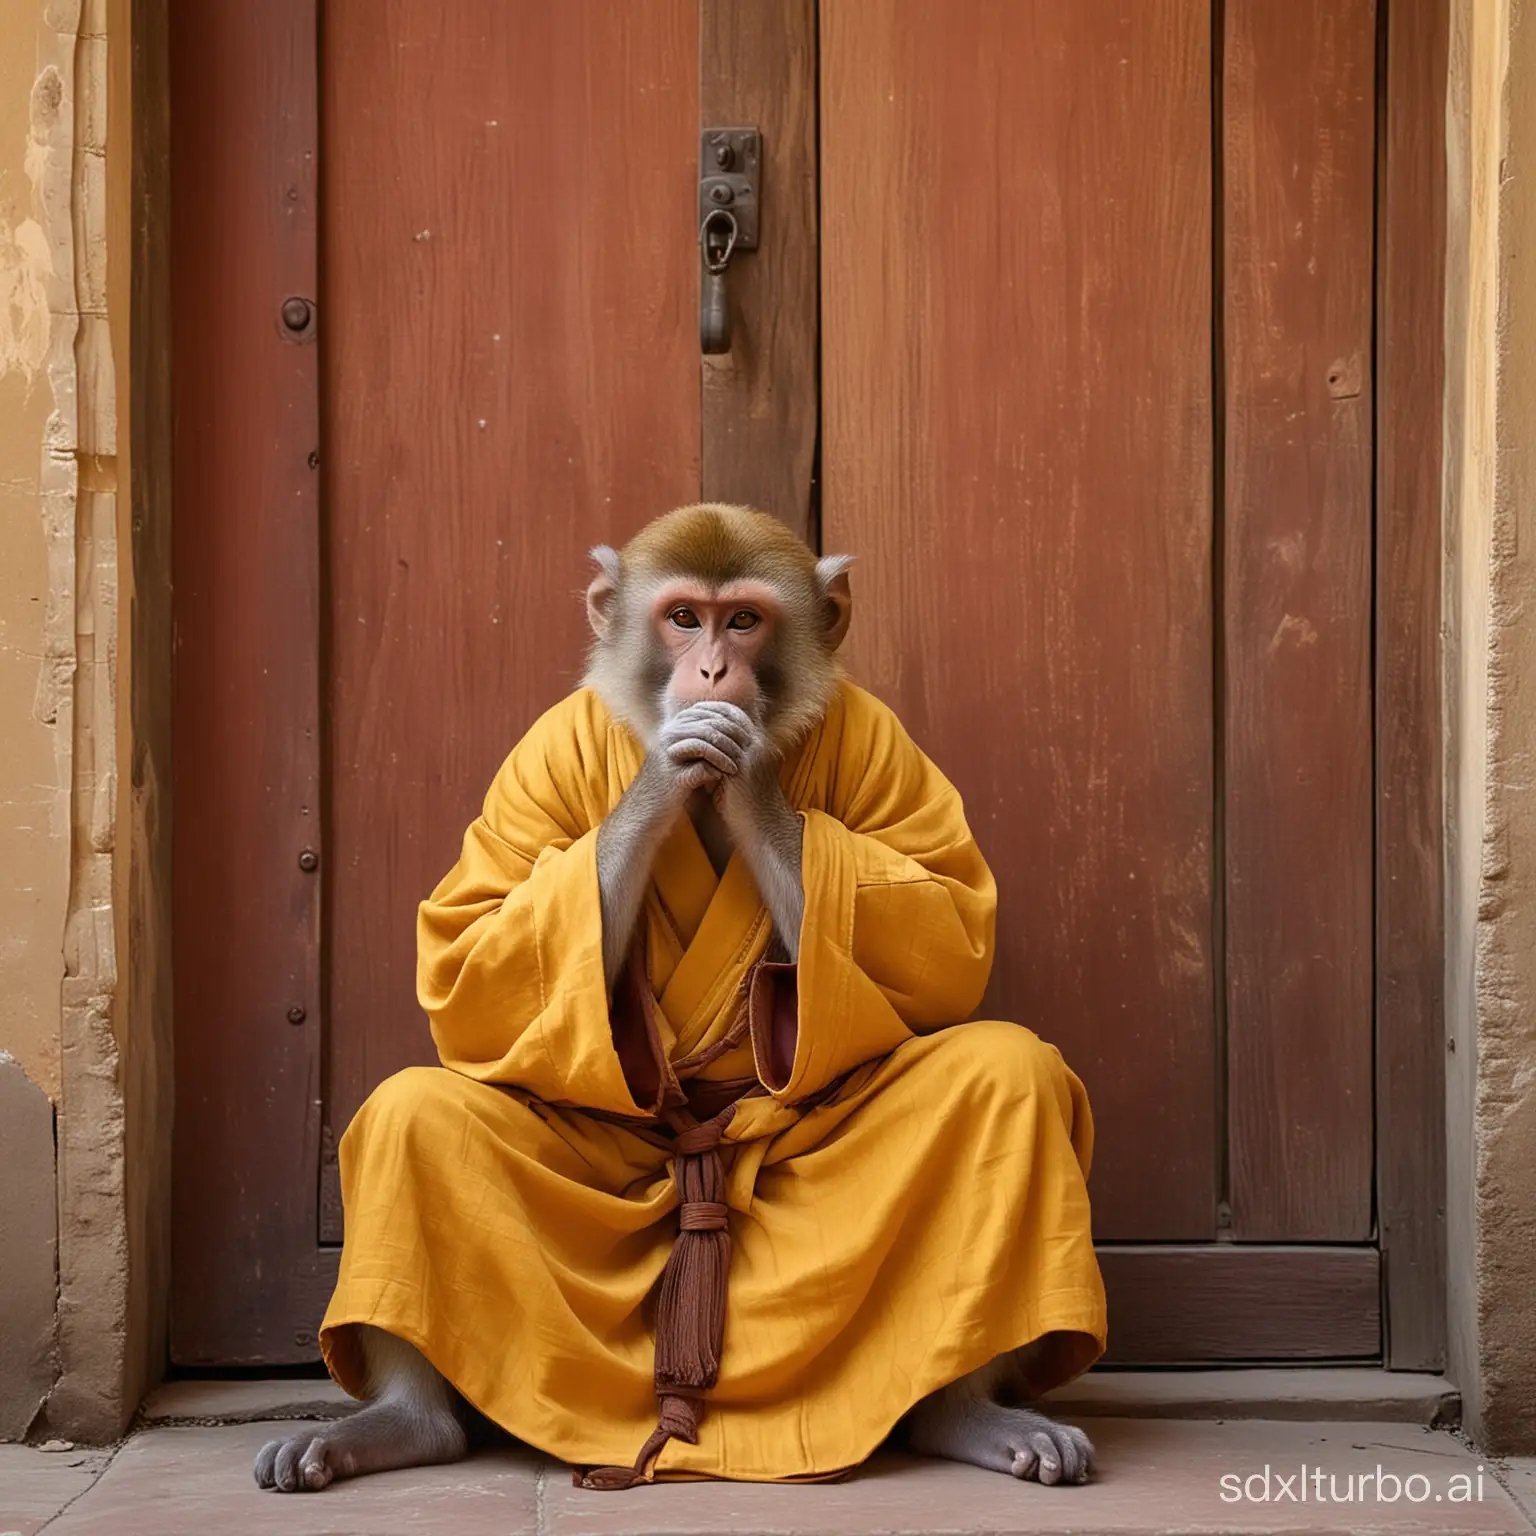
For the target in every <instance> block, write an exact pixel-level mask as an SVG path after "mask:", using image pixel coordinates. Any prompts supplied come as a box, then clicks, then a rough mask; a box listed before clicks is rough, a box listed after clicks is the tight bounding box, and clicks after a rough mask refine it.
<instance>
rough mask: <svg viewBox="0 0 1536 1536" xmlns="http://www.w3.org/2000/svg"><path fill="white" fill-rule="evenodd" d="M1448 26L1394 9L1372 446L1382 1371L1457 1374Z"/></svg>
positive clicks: (1383, 151)
mask: <svg viewBox="0 0 1536 1536" xmlns="http://www.w3.org/2000/svg"><path fill="white" fill-rule="evenodd" d="M1448 30H1449V22H1448V18H1447V11H1446V7H1445V6H1444V5H1441V4H1438V3H1436V0H1393V4H1392V6H1391V8H1390V10H1389V11H1388V13H1387V52H1386V60H1387V68H1386V76H1387V78H1386V81H1385V109H1386V110H1385V113H1384V116H1383V119H1382V121H1383V123H1384V125H1385V132H1384V133H1383V135H1382V140H1383V141H1382V144H1381V146H1380V162H1379V176H1380V198H1381V210H1380V215H1379V235H1378V240H1379V258H1378V259H1379V263H1380V267H1379V272H1378V280H1377V305H1378V308H1377V330H1376V334H1377V344H1376V373H1377V379H1376V387H1377V417H1376V420H1377V433H1378V438H1377V445H1376V567H1377V582H1378V594H1379V595H1378V599H1377V603H1376V774H1377V784H1378V791H1377V801H1376V1146H1377V1151H1376V1179H1377V1195H1376V1201H1377V1209H1378V1211H1379V1212H1380V1217H1381V1246H1382V1253H1383V1257H1384V1266H1385V1274H1386V1288H1387V1319H1388V1325H1387V1363H1388V1364H1389V1365H1391V1366H1392V1367H1393V1368H1394V1369H1395V1370H1420V1371H1436V1370H1440V1369H1441V1368H1442V1367H1443V1366H1444V1364H1445V1020H1444V994H1443V987H1444V948H1443V945H1444V908H1443V902H1444V887H1443V883H1442V864H1441V857H1442V848H1441V835H1442V834H1441V829H1442V826H1443V821H1442V816H1443V805H1442V798H1441V797H1442V786H1441V751H1440V748H1441V742H1440V578H1441V564H1440V560H1441V555H1440V538H1441V535H1440V444H1441V421H1440V416H1441V388H1442V385H1443V370H1444V346H1443V339H1442V338H1443V325H1442V315H1443V305H1444V302H1445V277H1444V268H1445V197H1446V185H1445V91H1446V55H1447V33H1448Z"/></svg>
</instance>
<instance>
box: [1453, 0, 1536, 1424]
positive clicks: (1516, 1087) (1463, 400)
mask: <svg viewBox="0 0 1536 1536" xmlns="http://www.w3.org/2000/svg"><path fill="white" fill-rule="evenodd" d="M1453 14H1454V21H1453V29H1452V48H1451V78H1450V94H1449V101H1448V104H1447V127H1448V144H1449V173H1450V183H1449V191H1450V199H1449V218H1448V242H1449V263H1448V274H1447V294H1446V320H1447V326H1446V334H1447V347H1448V352H1447V361H1448V368H1447V382H1446V394H1447V398H1446V406H1447V410H1446V424H1447V454H1446V513H1447V516H1446V537H1447V555H1448V559H1447V567H1446V568H1447V589H1446V597H1447V603H1446V613H1447V620H1448V635H1447V668H1446V678H1447V733H1446V740H1447V757H1448V761H1447V779H1446V782H1447V788H1448V816H1449V827H1448V831H1449V836H1448V840H1447V848H1448V867H1447V896H1448V903H1447V957H1446V959H1447V989H1446V997H1447V1021H1446V1022H1447V1050H1448V1056H1447V1060H1448V1072H1447V1094H1448V1102H1447V1125H1448V1132H1449V1158H1450V1162H1449V1170H1448V1171H1449V1179H1448V1191H1449V1202H1450V1209H1449V1212H1448V1217H1449V1243H1450V1274H1451V1281H1450V1284H1451V1294H1450V1311H1451V1340H1450V1345H1451V1349H1450V1358H1451V1363H1452V1371H1453V1374H1454V1376H1455V1378H1456V1380H1457V1381H1458V1382H1459V1383H1460V1384H1461V1386H1462V1390H1463V1393H1464V1399H1465V1406H1466V1412H1467V1417H1468V1424H1469V1427H1470V1428H1471V1429H1472V1432H1473V1434H1474V1435H1475V1436H1476V1437H1477V1439H1478V1441H1479V1443H1480V1444H1482V1445H1483V1446H1484V1447H1486V1448H1487V1449H1489V1450H1492V1451H1496V1452H1497V1451H1526V1452H1531V1451H1536V1283H1533V1281H1532V1275H1533V1274H1536V505H1533V502H1532V496H1533V493H1536V9H1533V7H1532V5H1531V4H1530V3H1529V0H1457V4H1456V7H1455V11H1454V13H1453Z"/></svg>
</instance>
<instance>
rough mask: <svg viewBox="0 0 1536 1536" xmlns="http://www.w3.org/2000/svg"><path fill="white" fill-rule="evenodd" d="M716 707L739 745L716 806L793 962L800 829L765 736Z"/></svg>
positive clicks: (801, 909)
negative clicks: (739, 742)
mask: <svg viewBox="0 0 1536 1536" xmlns="http://www.w3.org/2000/svg"><path fill="white" fill-rule="evenodd" d="M716 707H717V708H720V709H722V710H729V711H730V716H729V717H728V718H729V719H730V723H731V725H732V727H733V739H736V740H741V741H742V743H743V744H742V747H741V750H740V754H739V756H738V758H737V763H736V771H735V772H734V773H732V774H726V775H722V776H721V778H720V780H719V782H718V784H717V785H716V786H715V789H714V795H715V804H716V805H717V806H718V808H719V811H720V815H721V818H722V819H723V820H724V822H725V825H726V830H727V831H729V833H730V834H731V841H732V842H733V843H734V844H735V845H736V847H737V848H739V849H740V850H741V852H742V856H743V857H744V858H745V859H746V861H747V865H748V867H749V868H750V869H751V871H752V878H753V880H754V881H755V882H756V884H757V889H758V893H759V895H761V896H762V898H763V900H764V902H765V903H767V906H768V910H769V911H770V912H771V913H772V914H773V925H774V928H775V929H776V930H777V931H778V935H779V941H780V942H781V943H782V944H783V946H784V948H785V949H786V950H787V951H788V953H789V958H790V959H791V960H797V959H798V958H799V952H800V924H801V921H802V919H803V918H804V916H805V887H804V885H803V884H802V881H801V872H800V866H801V857H800V855H801V843H802V841H803V837H804V828H803V826H802V824H801V821H800V818H799V816H798V815H796V814H795V811H794V809H793V808H792V807H791V806H790V803H789V801H788V800H787V799H785V797H784V791H783V788H782V787H781V786H780V784H779V768H780V765H781V763H782V761H783V759H782V757H781V756H780V754H779V751H778V749H777V748H776V747H775V746H774V744H773V742H772V741H771V740H770V739H769V736H768V733H767V732H766V731H765V730H764V729H763V728H762V726H761V725H759V724H758V722H757V721H755V720H754V719H753V718H752V717H751V716H750V715H748V714H747V713H746V711H745V710H741V709H738V708H737V707H736V706H735V705H733V704H725V705H719V706H716Z"/></svg>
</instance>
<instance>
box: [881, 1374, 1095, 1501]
mask: <svg viewBox="0 0 1536 1536" xmlns="http://www.w3.org/2000/svg"><path fill="white" fill-rule="evenodd" d="M907 1440H908V1444H909V1445H910V1446H911V1447H912V1449H913V1450H915V1451H918V1452H921V1453H922V1454H923V1455H927V1456H943V1457H945V1458H946V1459H947V1460H949V1461H964V1462H969V1463H970V1464H971V1465H972V1466H976V1467H986V1468H987V1469H988V1470H989V1471H992V1472H1007V1473H1010V1474H1011V1475H1012V1476H1014V1477H1017V1478H1022V1479H1024V1480H1025V1481H1027V1482H1036V1483H1047V1484H1050V1483H1086V1482H1087V1481H1088V1475H1089V1473H1090V1472H1092V1471H1093V1442H1092V1441H1090V1440H1089V1438H1088V1436H1087V1435H1085V1434H1084V1433H1083V1432H1082V1430H1080V1429H1076V1428H1074V1427H1073V1426H1072V1425H1070V1424H1057V1423H1055V1422H1054V1421H1053V1420H1051V1419H1048V1418H1046V1416H1045V1415H1044V1414H1043V1413H1035V1412H1033V1411H1031V1410H1030V1409H1028V1408H1005V1407H1003V1406H1002V1405H1001V1404H1000V1403H994V1402H991V1401H990V1400H988V1399H986V1398H975V1397H967V1396H964V1395H962V1394H959V1393H946V1392H937V1393H935V1394H934V1395H933V1396H932V1397H930V1398H927V1399H925V1400H924V1401H923V1402H921V1403H919V1404H918V1405H917V1407H916V1408H915V1409H914V1410H913V1412H912V1416H911V1418H910V1419H909V1420H908V1431H907Z"/></svg>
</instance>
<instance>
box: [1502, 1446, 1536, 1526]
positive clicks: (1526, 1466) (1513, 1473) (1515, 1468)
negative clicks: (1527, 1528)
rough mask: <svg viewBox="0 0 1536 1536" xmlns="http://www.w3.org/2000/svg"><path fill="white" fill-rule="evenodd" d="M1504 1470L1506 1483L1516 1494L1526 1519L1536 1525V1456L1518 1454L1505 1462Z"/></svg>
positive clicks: (1516, 1500)
mask: <svg viewBox="0 0 1536 1536" xmlns="http://www.w3.org/2000/svg"><path fill="white" fill-rule="evenodd" d="M1503 1471H1504V1485H1505V1486H1506V1487H1507V1488H1508V1489H1509V1491H1510V1492H1511V1493H1512V1494H1514V1496H1515V1503H1517V1504H1518V1505H1519V1506H1520V1508H1521V1509H1523V1510H1524V1511H1525V1516H1526V1519H1528V1520H1529V1521H1530V1522H1531V1523H1532V1525H1536V1456H1516V1457H1514V1458H1512V1459H1511V1460H1509V1461H1507V1462H1505V1463H1504V1468H1503Z"/></svg>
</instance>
